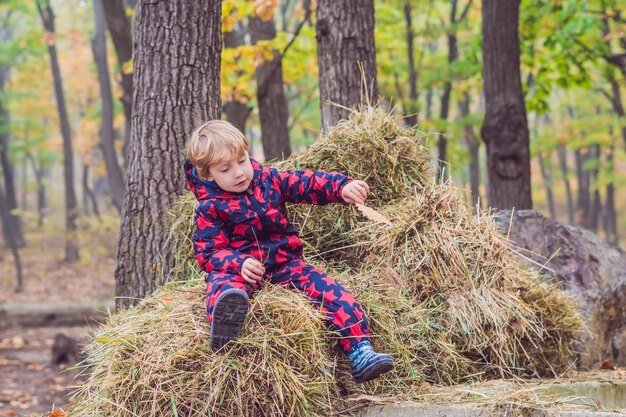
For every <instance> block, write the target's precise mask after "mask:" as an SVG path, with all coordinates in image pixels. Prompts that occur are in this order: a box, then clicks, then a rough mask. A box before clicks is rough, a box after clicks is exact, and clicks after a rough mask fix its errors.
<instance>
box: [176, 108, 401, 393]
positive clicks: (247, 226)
mask: <svg viewBox="0 0 626 417" xmlns="http://www.w3.org/2000/svg"><path fill="white" fill-rule="evenodd" d="M187 157H188V159H189V161H188V162H186V163H185V171H186V173H187V179H188V181H189V187H190V188H191V190H192V191H193V192H194V194H195V195H196V197H197V198H198V201H199V202H200V205H199V206H198V208H197V210H196V213H195V220H196V226H197V228H196V232H195V233H194V235H193V242H194V249H195V254H196V259H197V260H198V263H199V264H200V267H201V268H202V269H203V270H205V271H207V272H208V273H209V274H208V276H207V278H206V281H207V284H208V285H207V301H206V302H207V318H208V320H209V323H211V341H210V343H211V347H212V348H213V349H219V348H221V347H222V346H223V345H224V344H226V343H227V342H228V341H230V340H232V339H235V338H236V337H237V336H238V335H239V332H240V331H241V327H242V325H243V322H244V319H245V316H246V313H247V311H248V297H251V296H252V295H253V293H254V291H255V290H257V289H260V288H261V287H262V283H263V281H265V280H267V281H270V282H271V283H273V284H279V285H283V286H286V287H289V288H293V289H296V290H298V291H301V292H303V293H304V294H306V295H307V296H308V297H309V298H311V300H312V302H313V304H314V305H315V306H316V307H318V308H321V309H322V311H323V312H324V313H325V315H326V318H327V321H328V322H329V324H330V326H331V327H332V328H333V329H335V330H337V331H338V332H339V334H340V336H341V337H340V339H339V344H340V346H341V347H342V348H343V350H344V351H345V352H346V353H347V355H348V357H349V359H350V361H351V363H352V374H353V375H354V378H355V380H356V381H357V382H358V383H362V382H365V381H369V380H370V379H373V378H376V377H378V376H379V375H381V374H382V373H384V372H387V371H389V370H390V369H392V368H393V361H392V358H391V356H389V355H386V354H380V353H376V352H375V351H374V350H373V348H372V345H371V343H370V341H369V333H370V332H369V327H368V322H367V318H366V317H365V314H364V312H363V310H362V308H361V306H360V305H359V304H358V303H357V302H356V300H355V299H354V297H353V296H352V295H351V294H350V293H349V292H348V291H347V290H346V289H345V288H343V286H341V285H340V284H338V283H337V282H335V280H333V279H332V278H330V277H328V276H327V275H326V274H325V273H324V272H322V271H321V270H319V269H317V268H315V267H313V266H311V265H308V264H307V263H305V262H304V261H303V259H302V242H301V241H300V239H299V238H298V230H297V229H296V227H295V226H294V225H293V224H291V223H290V222H289V221H288V220H287V211H286V209H285V202H287V201H288V202H291V203H308V204H318V205H324V204H328V203H343V204H350V203H353V202H358V203H363V202H364V201H365V198H366V197H367V194H368V192H369V187H368V185H367V184H366V183H365V182H363V181H357V180H353V179H352V178H350V177H347V176H345V175H342V174H339V173H336V172H330V173H327V172H323V171H315V172H312V171H302V170H298V171H294V172H281V171H278V170H276V169H274V168H268V167H265V166H263V165H261V164H260V163H258V162H257V161H255V160H253V159H251V158H250V157H249V155H248V142H247V140H246V138H245V136H244V135H243V134H242V133H241V132H240V131H239V130H238V129H236V128H235V127H234V126H232V125H231V124H230V123H228V122H225V121H221V120H212V121H209V122H207V123H204V124H203V125H202V126H200V127H199V128H198V129H197V130H196V131H195V132H194V133H193V135H192V137H191V139H190V142H189V144H188V146H187Z"/></svg>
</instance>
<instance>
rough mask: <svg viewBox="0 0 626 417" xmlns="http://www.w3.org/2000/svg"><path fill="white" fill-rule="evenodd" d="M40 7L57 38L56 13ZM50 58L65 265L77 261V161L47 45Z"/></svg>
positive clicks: (45, 1) (45, 4)
mask: <svg viewBox="0 0 626 417" xmlns="http://www.w3.org/2000/svg"><path fill="white" fill-rule="evenodd" d="M37 7H38V9H39V14H40V15H41V20H42V21H43V25H44V28H45V29H46V31H47V32H49V33H51V34H53V35H54V33H55V31H54V13H53V11H52V8H51V7H50V3H49V0H38V1H37ZM48 54H49V55H50V65H51V67H52V79H53V80H54V91H55V95H56V101H57V108H58V111H59V121H60V123H61V133H62V135H63V168H64V170H63V171H64V172H63V173H64V180H65V230H66V236H65V261H66V262H75V261H77V260H78V257H79V253H78V242H77V240H76V220H77V218H78V204H77V203H76V193H75V191H74V157H73V154H72V134H71V130H70V123H69V119H68V116H67V110H66V108H65V95H64V92H63V82H62V78H61V70H60V68H59V61H58V58H57V50H56V46H55V44H54V43H49V44H48Z"/></svg>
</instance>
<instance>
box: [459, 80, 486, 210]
mask: <svg viewBox="0 0 626 417" xmlns="http://www.w3.org/2000/svg"><path fill="white" fill-rule="evenodd" d="M459 113H460V114H461V118H462V119H465V118H466V117H467V116H469V114H470V95H469V93H467V92H466V93H465V94H464V95H463V100H461V101H459ZM463 138H464V139H465V143H466V144H467V148H468V149H469V154H470V189H471V192H472V201H471V205H472V207H476V206H477V207H478V208H479V209H480V208H481V206H482V204H481V199H480V161H479V151H480V141H479V140H478V138H477V137H476V133H474V126H472V125H471V123H469V122H466V123H465V124H464V125H463Z"/></svg>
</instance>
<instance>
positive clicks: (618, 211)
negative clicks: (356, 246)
mask: <svg viewBox="0 0 626 417" xmlns="http://www.w3.org/2000/svg"><path fill="white" fill-rule="evenodd" d="M104 3H105V6H106V7H103V5H102V3H101V0H94V1H91V0H63V1H60V0H58V1H52V2H46V1H39V2H35V1H33V2H23V1H12V0H3V1H1V2H0V42H1V43H0V138H1V142H0V152H1V162H2V165H1V171H0V174H1V175H2V181H0V201H1V204H0V206H1V207H0V208H2V209H3V212H6V213H9V215H8V216H9V217H7V216H5V221H3V224H2V225H3V236H4V238H5V240H4V242H3V245H2V246H0V261H1V265H2V270H1V273H0V285H1V287H0V288H2V292H1V297H0V301H5V300H7V299H13V297H14V296H13V295H12V294H10V292H11V293H12V291H10V292H9V291H8V290H9V289H12V288H13V287H15V284H16V272H17V270H16V267H15V266H14V262H13V258H12V257H11V256H10V253H11V251H10V248H11V245H10V244H9V239H10V238H11V237H12V238H13V239H14V240H15V241H16V242H17V247H18V248H19V249H18V251H17V256H18V257H19V255H20V253H22V258H23V259H24V262H23V263H24V264H25V267H26V271H28V270H29V268H31V270H33V269H34V270H35V275H39V276H40V278H41V280H40V281H44V280H46V279H45V277H44V275H43V274H41V271H40V270H41V269H42V268H43V269H45V270H46V271H47V272H48V273H54V271H52V269H54V265H56V263H55V262H57V261H58V262H61V261H63V260H65V261H70V262H71V263H72V264H73V265H75V266H76V268H78V269H74V271H75V273H76V274H78V275H83V274H95V275H97V274H104V275H106V276H108V277H109V279H110V281H109V282H110V283H112V282H113V274H112V268H113V267H114V260H115V257H116V250H117V241H118V235H119V228H120V210H121V207H122V202H123V192H124V186H123V181H124V176H125V175H126V172H125V171H126V166H127V165H126V162H127V161H126V155H127V144H128V140H127V138H128V137H129V132H130V114H131V113H130V110H129V108H128V107H127V106H128V104H129V102H130V101H132V100H130V99H129V98H128V96H127V95H126V94H127V90H126V88H127V87H128V86H127V85H125V83H128V82H131V83H132V71H133V62H132V55H130V53H131V52H130V51H132V24H133V19H134V2H132V1H125V2H122V1H121V0H117V1H109V0H107V1H105V2H104ZM52 10H53V13H54V20H52V19H50V17H51V16H52V14H51V13H50V12H51V11H52ZM315 10H316V3H315V2H314V1H309V0H305V1H295V0H280V1H279V0H257V1H245V0H225V1H223V3H222V33H223V40H224V44H223V49H222V54H221V59H222V63H221V95H222V97H221V100H222V108H223V118H225V119H228V120H230V121H231V122H233V123H234V124H235V125H236V126H238V127H240V128H241V129H242V130H244V131H245V133H246V135H247V137H248V138H249V139H250V141H251V154H252V155H253V156H254V157H256V158H259V159H261V160H263V159H280V158H282V157H284V156H286V155H288V154H289V153H291V152H298V151H301V150H302V149H303V148H304V147H306V146H307V145H308V144H310V143H312V142H313V141H315V139H316V138H317V137H318V135H319V134H320V131H321V129H322V126H321V112H320V99H319V81H318V61H317V55H316V28H315V19H316V16H315ZM624 10H626V2H625V1H620V0H563V1H558V0H533V1H523V2H522V4H521V7H520V16H519V35H520V73H521V80H522V88H523V91H524V101H525V106H526V112H527V114H528V129H529V133H530V150H531V158H532V159H531V179H532V206H533V208H534V209H536V210H539V211H541V212H543V213H544V214H545V215H546V216H549V217H552V218H554V219H557V220H559V221H561V222H564V223H569V224H574V225H578V226H582V227H585V228H588V229H590V230H593V231H594V232H596V233H598V234H599V235H600V236H602V237H603V238H605V239H606V240H607V241H608V242H609V243H611V244H614V245H618V244H619V243H620V240H619V239H620V236H621V237H622V239H623V237H624V236H626V211H625V210H624V209H625V208H626V198H624V193H625V192H626V190H625V186H626V162H625V158H624V156H625V151H626V116H625V112H624V105H623V102H622V96H623V92H624V87H625V80H626V34H625V29H626V25H625V24H626V17H623V13H624ZM114 11H117V12H118V13H117V14H114V13H113V12H114ZM107 29H108V30H107ZM124 35H126V36H124ZM482 39H483V38H482V16H481V2H480V1H473V0H446V1H443V0H402V1H400V0H391V1H375V43H376V67H377V68H376V70H377V81H378V90H379V93H380V95H381V96H382V97H383V98H384V100H385V103H387V105H388V106H389V108H390V109H394V111H395V113H396V114H398V115H399V116H401V117H403V118H404V120H405V123H406V124H407V125H411V126H416V128H417V129H418V130H419V131H420V132H423V133H424V134H425V135H426V136H427V137H428V138H429V142H428V143H429V145H430V147H431V152H432V155H433V161H435V162H433V165H434V166H435V167H436V166H437V165H438V166H439V168H440V170H439V171H437V170H433V172H435V173H436V174H434V176H433V180H438V178H447V177H448V176H449V178H450V181H452V182H453V183H454V184H455V185H456V186H458V189H459V193H460V194H461V195H463V198H464V199H465V201H466V202H467V204H469V205H472V206H475V205H479V206H480V207H482V208H486V207H488V206H489V201H488V195H487V166H486V157H485V145H484V143H483V142H482V141H481V139H480V137H481V125H482V122H483V118H484V115H485V100H484V94H483V76H482V74H483V72H482V70H483V68H482V65H483V56H482ZM52 50H54V54H55V55H56V58H58V68H55V65H54V59H52V58H51V57H52V55H53V54H52V52H51V51H52ZM279 61H280V62H281V64H282V67H281V71H282V75H281V76H280V77H279V78H278V83H279V84H280V87H281V88H282V89H283V91H284V97H285V100H286V107H285V109H286V112H287V113H286V114H285V115H284V117H285V120H286V123H284V125H283V126H278V125H271V124H267V125H265V126H264V127H263V129H262V127H261V125H262V120H261V119H262V117H263V116H262V108H263V105H262V102H263V100H264V99H266V98H267V97H265V96H264V91H265V92H266V90H264V89H263V88H262V87H263V82H260V81H259V80H262V79H264V78H263V77H265V76H264V75H263V70H264V68H265V70H267V68H268V67H269V68H272V65H276V64H277V62H279ZM55 73H56V75H57V77H54V74H55ZM270 74H271V75H276V71H270ZM266 75H267V74H266ZM265 78H271V77H265ZM273 78H274V80H273V82H276V80H275V78H276V77H273ZM129 80H131V81H129ZM55 83H56V86H55ZM55 87H56V88H55ZM59 88H61V89H62V91H63V93H64V104H63V105H61V104H60V102H59V95H58V91H59ZM145 94H146V95H148V94H150V92H145ZM265 111H270V112H272V111H273V112H279V110H277V109H273V110H272V109H271V108H269V109H267V107H266V110H265ZM64 136H65V137H68V136H69V137H71V139H72V141H71V147H70V145H68V142H67V141H66V140H64ZM181 143H182V141H181ZM64 160H65V161H68V160H70V161H71V165H72V167H73V178H72V179H71V183H72V184H73V186H74V187H75V188H76V190H77V191H76V193H74V192H71V193H70V192H69V191H68V186H67V182H66V183H65V184H64V178H67V166H65V167H64ZM438 160H439V161H441V160H443V161H445V162H444V163H437V162H436V161H438ZM442 167H445V169H444V170H443V171H442V170H441V168H442ZM437 177H438V178H437ZM69 194H74V195H73V196H72V195H69ZM72 199H74V200H75V205H76V207H77V209H76V210H74V211H72V212H71V213H69V214H68V213H67V212H66V211H65V208H66V207H67V206H68V201H71V200H72ZM67 222H75V223H76V225H77V229H78V233H77V235H76V237H75V238H74V239H68V240H69V241H70V244H73V245H74V246H76V251H75V252H72V251H71V250H70V251H69V252H68V244H67V243H63V242H64V241H66V237H67V232H66V224H67ZM78 248H80V255H79V251H78ZM47 260H49V261H50V262H52V263H46V262H47ZM42 265H45V266H42ZM38 269H39V271H38ZM76 271H79V272H76ZM65 273H67V271H66V272H65ZM29 275H33V274H29V273H26V274H23V276H24V278H23V279H22V280H21V281H20V282H19V283H18V285H17V287H18V288H19V289H22V290H23V288H24V286H25V287H26V288H28V286H29ZM83 276H84V275H83ZM48 278H49V277H48ZM84 281H85V280H84V279H83V282H84ZM33 284H34V281H33ZM81 288H83V287H81V284H77V285H76V286H75V287H72V288H70V287H68V288H67V290H68V292H67V293H65V295H64V296H65V297H69V298H75V297H78V298H80V297H81V295H83V294H84V291H81ZM91 290H93V291H95V292H98V293H101V296H102V297H104V298H106V297H109V298H112V296H113V293H112V284H110V285H105V286H103V287H101V288H94V289H90V291H91ZM33 291H35V290H32V289H31V292H30V293H29V294H30V295H28V296H29V297H30V296H32V295H33ZM91 295H92V296H94V295H95V294H93V293H92V294H91ZM44 296H45V290H43V289H42V290H41V291H40V293H39V295H38V296H35V298H37V297H39V298H41V297H44Z"/></svg>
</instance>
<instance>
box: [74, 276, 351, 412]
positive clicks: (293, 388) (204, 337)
mask: <svg viewBox="0 0 626 417" xmlns="http://www.w3.org/2000/svg"><path fill="white" fill-rule="evenodd" d="M204 294H205V292H204V287H203V286H200V285H198V281H197V280H194V281H193V282H187V283H182V284H181V283H175V284H173V285H171V284H170V285H167V286H166V287H164V288H162V289H160V290H159V291H158V292H157V293H155V294H154V295H153V296H151V297H149V298H147V299H146V300H144V301H143V302H142V303H141V304H140V305H138V306H137V307H135V308H131V309H129V310H126V311H123V312H122V313H121V314H118V315H115V316H113V317H111V319H110V320H109V323H107V324H106V325H104V326H102V327H101V328H100V329H99V330H98V331H97V333H96V335H95V336H94V338H93V339H92V341H91V343H90V344H89V345H88V346H87V348H86V350H87V353H88V357H87V359H86V361H85V363H83V366H85V367H86V369H87V370H88V372H89V378H88V380H87V382H86V383H85V384H84V386H83V387H81V390H80V392H79V393H78V394H77V396H76V397H75V398H74V400H73V402H72V404H73V405H72V407H71V409H70V415H72V416H135V415H139V416H177V415H185V416H192V415H196V416H199V415H212V416H229V417H230V416H234V415H265V416H285V415H291V416H296V415H319V416H325V415H328V414H329V412H330V407H331V403H332V402H331V401H330V398H333V397H334V398H339V397H340V395H339V393H338V391H337V386H336V384H335V383H334V381H333V378H334V375H335V368H336V360H335V358H334V353H333V349H332V348H330V347H329V342H330V341H331V340H332V338H329V337H327V336H328V335H326V336H325V335H324V333H325V328H324V325H323V320H322V317H321V313H320V312H319V311H317V310H315V309H314V308H313V307H311V306H310V305H309V303H308V301H307V300H306V299H305V298H304V297H301V296H299V295H297V294H295V293H293V292H291V291H288V290H286V289H284V288H280V287H277V286H271V285H270V286H267V287H266V288H265V289H264V290H263V291H260V292H258V293H257V294H256V297H255V299H254V300H253V301H252V303H251V309H250V313H249V314H248V316H247V318H246V323H245V326H244V331H243V334H242V336H241V337H240V338H239V339H238V340H237V341H236V343H235V344H234V345H233V346H232V348H230V349H228V350H227V352H225V353H223V354H216V353H215V352H213V351H211V349H210V347H209V327H208V326H207V324H206V319H205V311H204Z"/></svg>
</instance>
